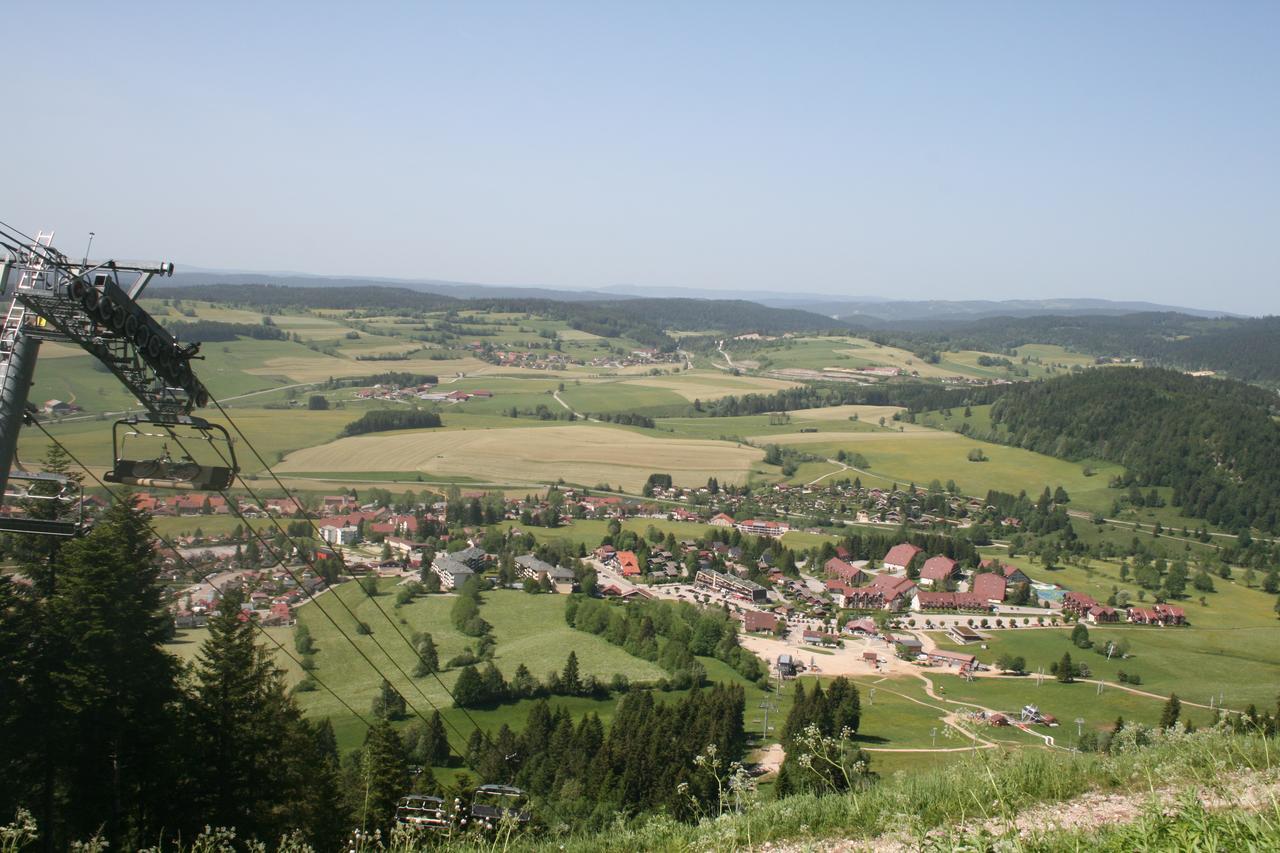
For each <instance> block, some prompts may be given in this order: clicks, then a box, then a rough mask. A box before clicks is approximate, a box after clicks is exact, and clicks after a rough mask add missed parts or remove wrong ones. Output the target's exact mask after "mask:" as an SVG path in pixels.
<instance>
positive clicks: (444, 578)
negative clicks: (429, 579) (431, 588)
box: [431, 554, 475, 589]
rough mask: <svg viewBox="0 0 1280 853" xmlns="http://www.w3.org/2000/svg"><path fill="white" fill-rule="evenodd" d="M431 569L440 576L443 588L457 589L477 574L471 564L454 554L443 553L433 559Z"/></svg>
mask: <svg viewBox="0 0 1280 853" xmlns="http://www.w3.org/2000/svg"><path fill="white" fill-rule="evenodd" d="M431 571H432V572H433V573H434V574H435V576H436V577H438V578H440V587H441V589H457V588H458V587H460V586H462V585H463V584H464V583H466V582H467V581H469V580H471V578H473V577H474V576H475V572H474V571H472V570H471V567H470V566H468V565H467V564H466V563H462V562H459V561H458V560H457V559H455V558H454V556H453V555H452V554H441V555H439V556H437V557H436V558H435V559H434V560H432V561H431Z"/></svg>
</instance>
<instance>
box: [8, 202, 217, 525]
mask: <svg viewBox="0 0 1280 853" xmlns="http://www.w3.org/2000/svg"><path fill="white" fill-rule="evenodd" d="M172 274H173V264H171V263H138V262H121V261H114V260H107V261H90V260H88V259H87V258H86V259H84V260H81V261H74V260H72V259H70V258H68V257H67V256H66V255H65V254H63V253H62V252H60V251H58V250H57V249H56V248H54V247H53V235H52V234H44V233H40V234H38V235H37V236H36V237H34V238H29V237H27V236H26V235H23V234H21V233H20V232H18V231H15V230H14V229H12V228H10V227H8V226H6V225H3V224H0V300H4V301H7V306H8V307H7V311H6V314H5V317H4V322H3V325H2V326H0V490H3V492H4V496H5V498H6V500H13V499H15V498H17V499H24V500H25V499H31V498H44V499H49V500H61V501H65V502H72V501H78V498H77V496H76V493H77V492H78V486H77V485H76V484H75V483H74V481H72V480H70V479H69V478H66V477H59V476H57V475H54V474H48V473H38V472H28V471H26V470H25V469H22V468H21V467H20V466H16V465H15V463H16V461H17V448H18V433H19V431H20V430H21V428H22V425H23V423H24V422H26V421H27V420H28V419H29V418H31V417H33V416H34V415H33V412H32V407H31V406H30V404H29V403H28V400H27V394H28V392H29V390H30V388H31V385H32V381H33V377H34V375H35V365H36V358H37V356H38V354H39V351H40V344H41V343H42V342H44V341H58V342H61V343H70V344H74V345H76V346H79V347H80V348H81V349H83V350H85V351H86V352H88V353H89V354H90V355H92V356H93V357H94V358H96V359H97V360H98V361H99V362H100V363H101V364H102V365H103V366H104V367H105V368H106V369H107V370H108V371H109V372H110V373H112V374H113V375H114V376H115V378H116V379H118V380H119V381H120V383H121V384H122V385H124V387H125V388H126V389H127V390H128V391H129V393H130V394H132V395H133V397H134V398H135V399H136V400H137V401H138V404H139V409H140V410H141V411H140V412H139V413H138V414H134V415H131V416H129V417H126V418H123V419H122V420H120V421H118V422H117V423H116V424H115V426H114V428H113V441H112V446H113V451H114V453H113V456H114V461H113V463H112V467H111V470H110V471H109V472H107V474H106V475H105V476H104V478H103V479H105V480H107V481H108V482H114V483H120V484H124V485H138V486H146V487H153V488H179V489H197V490H211V491H221V490H224V489H226V488H227V487H228V486H230V485H231V482H232V480H233V479H234V477H235V474H236V472H237V471H238V467H237V465H236V459H235V449H234V447H233V446H232V441H231V438H230V436H229V435H228V434H227V431H226V429H225V428H224V427H222V426H221V425H219V424H213V423H210V422H209V421H207V420H205V419H204V418H200V417H198V416H195V415H193V414H192V411H193V410H194V409H196V408H201V407H204V406H206V405H208V403H209V400H210V398H209V392H208V390H207V389H206V388H205V387H204V385H203V384H201V382H200V380H199V379H198V378H196V375H195V373H194V372H193V371H192V369H191V362H192V360H194V359H197V358H199V357H200V356H199V351H200V345H199V344H198V343H186V344H184V343H182V342H180V341H178V340H176V339H175V338H174V337H173V335H171V334H170V333H169V332H168V331H167V330H166V329H165V328H164V327H163V326H161V325H160V323H158V322H157V321H156V319H155V318H154V317H152V316H151V315H150V314H149V313H148V312H147V311H146V310H145V309H143V308H142V306H140V305H139V304H138V301H137V300H138V299H139V297H140V296H141V294H142V291H143V290H144V289H145V288H146V286H147V285H148V284H149V283H150V282H151V280H152V278H154V277H155V276H168V275H172ZM4 301H0V305H3V304H5V303H4ZM184 435H185V436H186V438H187V439H189V440H191V441H193V443H199V442H203V443H204V446H206V447H210V446H211V447H212V448H213V449H214V451H215V452H216V454H217V461H216V462H209V461H205V462H200V461H197V460H196V459H194V458H192V457H191V456H189V455H188V454H187V450H186V449H185V448H186V447H187V443H186V441H185V440H184V438H183V436H184ZM157 442H158V443H159V446H160V452H159V453H155V452H149V453H143V454H135V455H130V453H129V451H130V450H131V445H146V444H148V443H150V444H151V445H154V444H156V443H157ZM171 445H173V446H171ZM174 452H177V454H178V455H177V456H176V457H175V456H174V455H173V454H174ZM11 482H12V484H13V486H14V489H13V490H12V491H11V489H10V484H11ZM20 486H25V489H24V488H21V487H20ZM74 515H75V513H70V514H68V513H61V514H59V517H58V518H57V519H53V520H49V519H37V518H24V517H22V516H21V515H15V514H12V513H7V514H4V515H0V532H18V533H41V534H46V535H61V536H73V535H76V534H77V533H78V532H80V531H81V530H83V527H84V525H83V516H82V515H81V516H80V517H79V518H71V517H69V516H74Z"/></svg>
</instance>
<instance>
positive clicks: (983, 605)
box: [911, 590, 991, 613]
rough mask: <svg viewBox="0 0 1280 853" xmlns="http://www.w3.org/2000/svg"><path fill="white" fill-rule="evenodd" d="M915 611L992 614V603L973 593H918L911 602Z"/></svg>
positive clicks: (922, 591) (923, 591)
mask: <svg viewBox="0 0 1280 853" xmlns="http://www.w3.org/2000/svg"><path fill="white" fill-rule="evenodd" d="M911 607H912V609H913V610H967V611H971V612H974V613H990V612H991V602H990V601H987V600H986V599H985V598H982V597H981V596H979V595H977V594H975V593H972V592H927V591H925V590H920V591H918V592H916V594H915V597H914V599H913V600H912V602H911Z"/></svg>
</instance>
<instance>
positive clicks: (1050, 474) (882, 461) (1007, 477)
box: [777, 429, 1120, 510]
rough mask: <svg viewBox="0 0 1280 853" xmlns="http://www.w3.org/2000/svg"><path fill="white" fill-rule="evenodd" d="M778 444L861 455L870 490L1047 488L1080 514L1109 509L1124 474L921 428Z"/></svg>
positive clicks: (1035, 490)
mask: <svg viewBox="0 0 1280 853" xmlns="http://www.w3.org/2000/svg"><path fill="white" fill-rule="evenodd" d="M777 440H778V443H785V444H794V445H795V447H796V448H797V449H798V450H801V451H804V452H806V453H811V454H814V455H819V456H825V457H827V458H834V457H835V455H836V454H837V453H838V452H839V451H840V450H844V451H846V452H847V453H849V454H853V453H861V454H862V455H863V456H864V457H865V458H866V459H867V461H868V462H869V463H870V469H869V471H870V475H871V477H870V479H869V477H868V474H866V473H859V476H860V477H861V478H862V482H863V483H864V484H867V485H873V483H872V482H871V480H879V482H878V483H874V484H875V485H882V484H886V483H895V482H896V483H899V484H906V483H911V482H914V483H916V484H918V485H922V484H927V483H930V482H932V481H933V480H939V481H941V482H943V483H945V482H947V481H948V480H955V482H956V484H957V485H958V486H959V487H960V489H961V491H962V492H964V493H965V494H969V495H979V496H982V495H986V493H987V491H988V490H991V489H996V490H998V491H1002V492H1009V493H1011V494H1015V495H1016V494H1018V493H1019V492H1021V491H1024V490H1025V491H1026V492H1027V493H1028V494H1030V495H1034V496H1038V495H1039V493H1040V492H1041V491H1042V490H1043V489H1044V487H1045V486H1048V487H1049V488H1051V489H1052V488H1054V487H1056V486H1062V487H1063V488H1065V489H1066V490H1067V492H1068V493H1069V494H1070V496H1071V500H1072V505H1073V507H1078V508H1081V509H1093V508H1098V509H1104V510H1105V509H1110V507H1111V502H1112V501H1113V500H1114V495H1115V492H1114V491H1113V490H1111V489H1109V488H1108V485H1107V484H1108V481H1109V480H1110V478H1111V476H1112V475H1114V474H1116V473H1118V472H1119V471H1120V468H1119V466H1116V465H1111V464H1109V463H1093V465H1092V467H1093V471H1094V472H1095V473H1094V474H1093V476H1088V477H1086V476H1085V474H1084V467H1085V464H1086V463H1080V464H1077V463H1073V462H1064V461H1062V460H1060V459H1054V458H1053V457H1050V456H1044V455H1042V454H1039V453H1032V452H1031V451H1029V450H1022V449H1020V448H1016V447H1005V446H1003V445H998V444H991V443H989V442H985V441H977V440H974V439H970V438H966V437H965V436H962V435H958V434H955V433H944V432H935V431H925V430H919V429H917V430H915V431H907V432H903V433H900V434H899V435H898V436H896V437H895V436H889V435H883V434H872V433H861V434H858V433H851V434H849V435H847V436H842V437H840V438H839V439H836V440H832V441H828V440H827V439H826V437H825V436H822V435H821V434H819V435H818V436H813V435H797V436H779V437H778V439H777ZM975 449H976V450H981V451H982V453H983V454H984V455H986V456H987V461H986V462H970V461H969V459H968V454H969V452H970V451H971V450H975Z"/></svg>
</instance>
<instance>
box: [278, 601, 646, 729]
mask: <svg viewBox="0 0 1280 853" xmlns="http://www.w3.org/2000/svg"><path fill="white" fill-rule="evenodd" d="M395 590H396V585H395V582H394V581H393V580H384V581H382V582H381V584H380V592H381V593H382V594H380V595H379V596H378V597H377V598H375V599H370V598H368V597H367V596H366V595H365V594H364V592H363V590H362V589H361V588H360V587H359V586H358V585H357V584H354V583H348V584H344V585H342V586H341V587H339V588H338V589H337V590H335V591H333V592H331V593H326V594H324V595H321V596H319V597H318V598H317V599H316V600H315V601H314V602H311V603H309V604H305V605H303V606H302V607H300V608H298V611H297V613H298V620H299V622H300V623H301V624H305V625H306V626H307V627H308V628H309V629H310V631H311V634H312V637H313V638H314V639H315V642H316V648H317V651H316V655H315V660H316V669H315V673H316V675H317V676H318V677H319V678H320V679H322V680H323V681H325V682H326V683H327V684H329V685H330V686H331V687H333V688H334V689H335V690H336V691H338V692H339V695H341V696H342V698H343V699H344V700H346V701H347V702H348V704H350V705H351V706H352V707H353V708H355V709H356V710H357V711H359V712H360V713H362V714H364V713H366V712H367V711H368V710H369V708H370V706H371V703H372V702H373V698H374V696H375V695H376V694H377V691H378V690H379V686H380V684H381V680H380V678H379V676H378V675H377V674H376V673H375V672H374V671H373V669H372V668H371V667H370V666H369V664H368V663H366V662H365V661H364V660H363V659H362V658H361V657H360V655H359V654H358V653H356V652H355V651H354V649H353V648H352V644H351V643H349V642H348V641H347V640H346V639H344V638H343V636H342V632H345V633H346V635H347V636H349V637H350V638H351V640H352V641H354V643H355V645H356V646H358V647H359V648H360V649H361V650H362V651H363V652H364V653H365V654H366V655H367V656H368V657H369V659H370V660H372V661H373V662H374V663H375V664H376V665H377V667H378V668H379V669H380V670H382V672H383V674H384V675H386V676H387V677H388V678H389V679H390V680H391V682H392V684H393V685H394V686H395V687H396V689H397V690H398V691H399V692H400V693H401V695H402V696H404V697H405V700H406V702H407V703H409V704H410V705H412V706H414V707H417V708H418V710H419V711H422V712H423V713H425V714H429V713H430V711H431V709H432V706H435V707H437V708H439V709H440V710H441V711H444V712H446V715H447V716H449V717H453V718H457V717H460V716H461V712H460V711H458V710H457V709H453V708H452V702H451V701H450V699H449V696H448V694H447V693H446V692H445V688H444V687H442V686H441V684H440V683H439V682H437V681H436V679H435V678H434V677H432V676H429V675H428V676H426V677H424V678H419V679H415V678H411V677H410V678H408V679H406V678H405V677H404V676H402V675H401V674H400V673H399V672H398V671H397V670H396V666H395V664H398V665H399V666H400V667H401V668H402V669H403V670H404V671H405V672H406V673H410V674H411V673H412V672H413V667H414V665H415V664H416V662H417V658H416V656H415V654H414V652H413V650H412V649H410V648H409V646H408V645H407V644H406V643H405V642H404V640H402V639H401V638H400V637H399V636H398V635H397V632H396V629H397V628H398V629H399V630H400V631H401V632H403V633H404V634H405V636H407V637H412V635H413V634H414V633H415V632H417V631H425V632H428V633H430V634H431V635H432V637H433V638H434V640H435V642H436V645H437V647H438V649H439V651H440V661H441V664H442V665H443V664H444V663H445V662H446V661H448V660H449V658H451V657H453V656H454V655H456V654H458V653H460V652H462V651H463V650H464V649H465V648H466V647H468V646H470V645H472V644H473V643H474V640H473V638H470V637H466V636H464V635H463V634H461V633H459V632H458V631H457V630H456V629H455V628H454V627H453V623H452V622H451V621H450V619H449V609H450V607H451V606H452V605H453V601H454V598H453V596H445V595H441V596H424V597H420V598H419V599H417V600H416V601H414V602H413V603H411V604H407V605H404V606H402V607H396V606H395ZM335 599H340V600H341V601H340V602H339V601H338V600H335ZM343 603H345V604H346V605H347V606H348V607H350V609H351V611H352V612H353V614H354V615H352V614H351V613H348V612H347V611H346V609H345V608H344V607H343V606H342V604H343ZM563 608H564V598H563V597H561V596H555V595H528V594H526V593H523V592H516V591H512V590H495V591H491V592H488V593H486V594H485V601H484V604H483V606H482V614H483V616H484V618H485V619H487V620H488V621H489V622H490V623H491V624H492V625H493V634H494V637H495V638H496V639H497V641H498V645H497V649H496V653H495V658H494V662H495V663H496V664H497V666H498V667H499V668H500V669H501V670H502V672H503V674H504V675H506V676H507V677H508V678H510V677H511V676H513V675H514V674H515V671H516V668H517V666H519V665H520V664H522V663H523V664H524V665H525V666H527V667H528V668H529V670H530V672H532V673H533V674H534V675H535V676H536V677H538V678H544V677H545V676H546V675H547V673H548V672H550V671H551V670H558V669H560V668H562V667H563V666H564V662H565V658H566V657H567V656H568V653H569V650H570V649H573V650H575V651H576V652H577V653H578V660H579V663H580V666H581V671H582V673H583V675H596V676H598V677H601V678H605V679H608V678H610V677H612V676H613V675H614V674H615V673H623V674H625V675H627V676H628V677H629V678H633V679H653V678H659V677H661V675H662V671H661V670H660V669H659V668H658V667H657V666H655V665H653V664H650V663H648V662H647V661H643V660H640V659H638V658H634V657H632V656H631V655H628V654H627V653H626V652H624V651H623V650H622V649H620V648H618V647H617V646H614V645H611V644H610V643H608V642H607V641H605V640H604V639H602V638H599V637H596V636H594V635H589V634H583V633H581V632H578V631H574V630H573V629H572V628H570V627H569V626H568V625H566V624H565V622H564V615H563V612H564V610H563ZM326 613H327V614H328V615H329V616H332V617H333V620H334V621H335V622H336V623H337V625H338V626H341V628H342V632H340V631H339V630H338V628H337V627H335V626H334V625H333V624H332V623H331V622H330V621H329V619H328V618H326V616H325V614H326ZM383 614H385V615H383ZM388 617H389V619H388ZM356 620H359V621H363V622H365V623H366V624H368V625H369V626H370V628H371V629H372V630H373V634H372V635H369V636H361V635H359V634H356V633H355V623H356ZM401 620H403V621H401ZM379 643H380V644H381V645H382V649H379V648H378V644H379ZM384 650H385V651H384ZM387 654H390V656H391V658H392V660H394V662H395V663H394V664H393V663H392V662H391V661H389V660H388V658H387ZM441 680H442V681H443V682H444V686H445V687H451V686H452V685H453V683H454V682H455V681H456V680H457V672H444V673H442V674H441ZM298 698H299V702H300V704H301V705H302V707H303V709H304V710H305V711H306V712H307V713H308V714H309V715H311V716H328V717H330V718H332V719H333V720H334V724H335V726H336V727H338V728H339V733H340V735H344V734H345V735H346V737H345V739H344V741H345V742H344V747H350V746H354V745H356V744H357V743H358V740H353V739H352V738H353V737H355V736H362V734H363V732H362V731H361V729H362V726H360V724H359V722H358V721H357V720H355V719H353V718H351V716H350V714H349V713H348V712H347V711H346V710H345V709H343V707H342V705H341V704H340V703H339V702H338V701H337V700H336V699H334V698H333V697H332V696H331V695H329V694H328V693H326V692H325V691H323V690H318V691H314V692H309V693H302V694H298ZM499 711H501V712H509V711H510V709H509V708H506V707H504V708H502V709H499Z"/></svg>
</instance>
